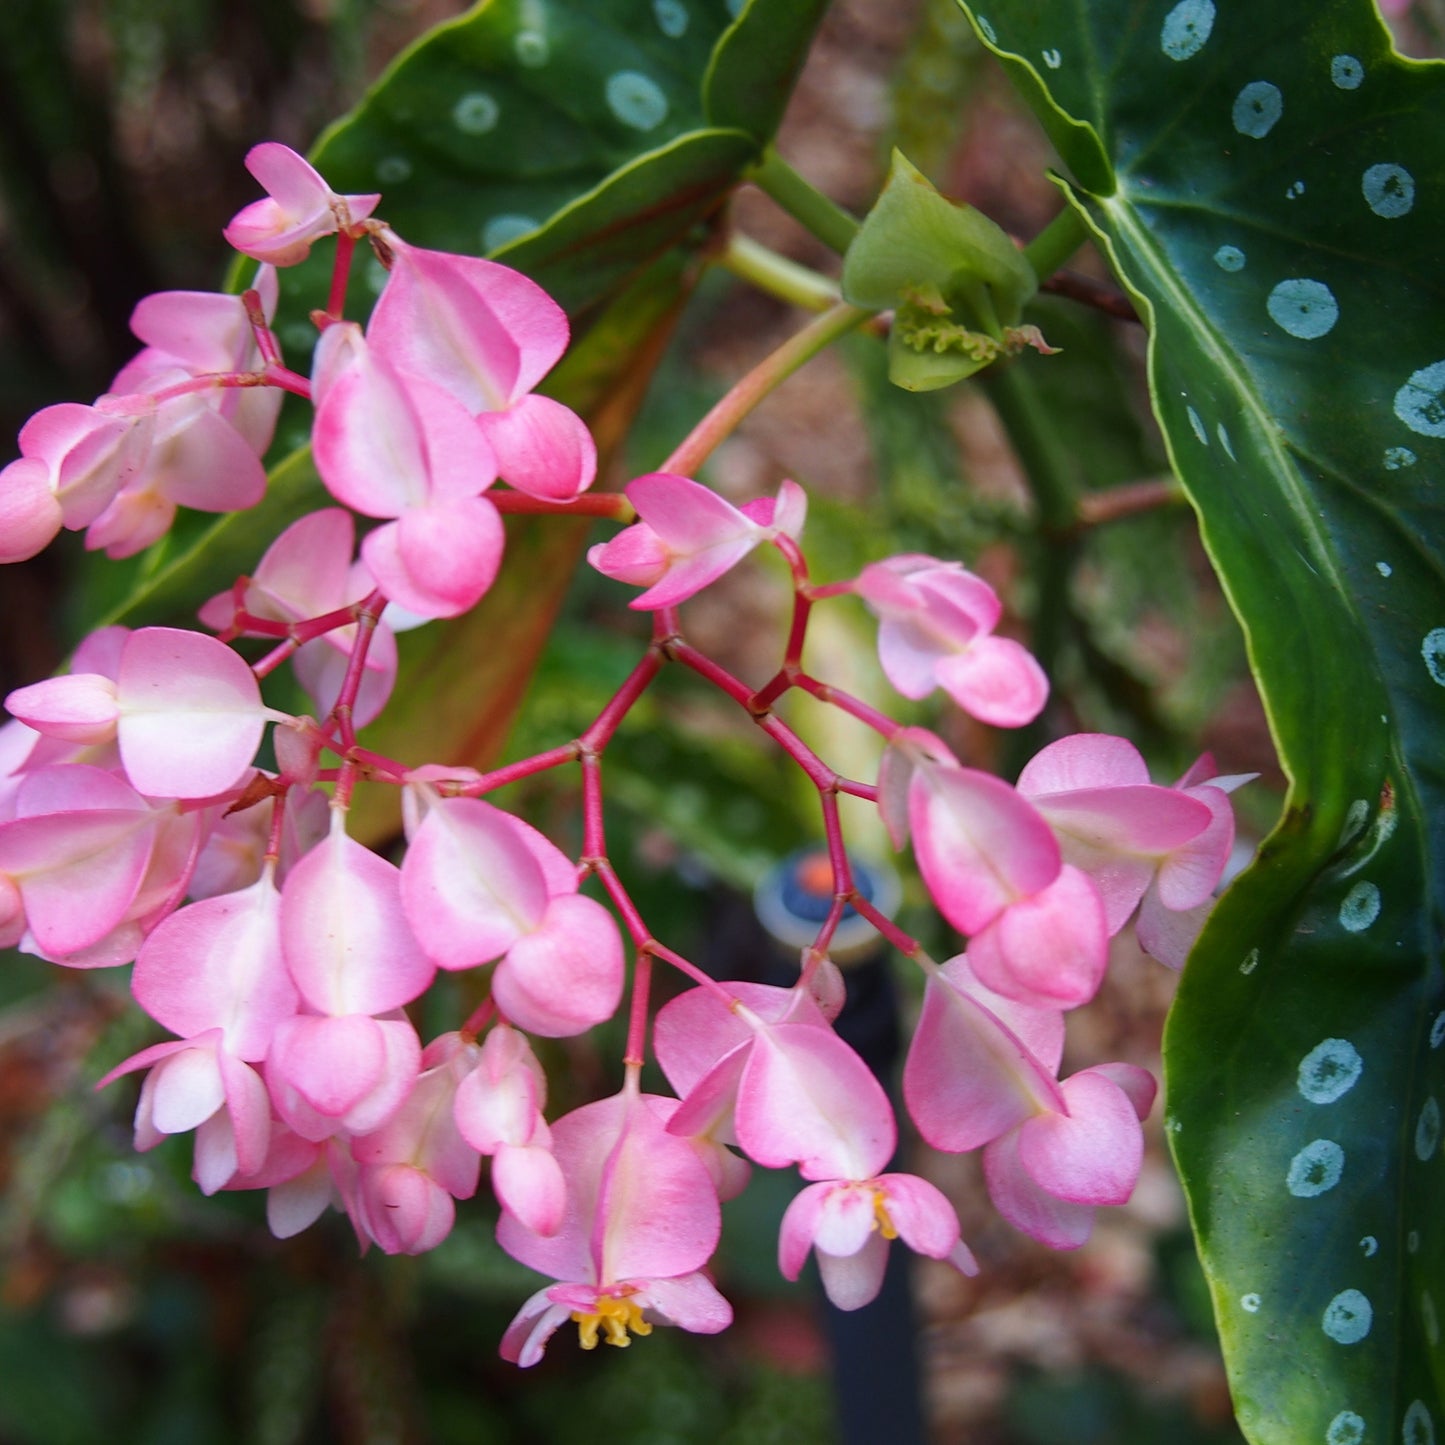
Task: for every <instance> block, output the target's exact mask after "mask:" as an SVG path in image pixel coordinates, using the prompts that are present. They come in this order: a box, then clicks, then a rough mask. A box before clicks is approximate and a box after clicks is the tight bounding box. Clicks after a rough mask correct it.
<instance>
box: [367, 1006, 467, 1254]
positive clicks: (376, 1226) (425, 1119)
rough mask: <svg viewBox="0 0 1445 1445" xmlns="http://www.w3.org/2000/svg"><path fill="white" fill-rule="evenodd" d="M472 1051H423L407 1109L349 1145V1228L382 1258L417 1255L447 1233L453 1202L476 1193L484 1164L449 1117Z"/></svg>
mask: <svg viewBox="0 0 1445 1445" xmlns="http://www.w3.org/2000/svg"><path fill="white" fill-rule="evenodd" d="M474 1051H475V1046H473V1045H468V1044H466V1043H464V1042H463V1040H462V1038H461V1036H460V1035H459V1034H455V1033H451V1034H443V1035H442V1036H441V1037H440V1038H438V1039H434V1040H433V1041H432V1042H431V1043H430V1044H428V1045H427V1046H426V1049H425V1050H424V1051H423V1053H422V1056H421V1064H422V1071H421V1073H420V1075H419V1076H418V1077H417V1080H416V1083H415V1085H414V1086H413V1087H412V1090H411V1092H410V1094H408V1095H407V1099H406V1102H405V1103H404V1104H403V1105H402V1106H401V1108H400V1109H399V1110H398V1111H397V1112H396V1113H395V1114H393V1115H392V1116H391V1118H390V1119H388V1120H387V1122H386V1123H385V1124H383V1125H382V1126H381V1128H380V1129H377V1130H375V1131H373V1132H371V1133H368V1134H362V1135H359V1136H357V1137H356V1138H354V1139H352V1141H351V1157H352V1158H353V1159H354V1160H356V1163H357V1166H358V1168H357V1171H356V1184H355V1191H354V1194H353V1197H352V1209H351V1215H352V1222H353V1223H354V1224H355V1226H356V1228H357V1230H358V1232H360V1233H361V1234H363V1235H364V1236H365V1237H366V1238H368V1239H370V1240H373V1241H374V1242H375V1243H376V1244H378V1245H380V1246H381V1248H382V1249H383V1250H384V1251H385V1252H386V1253H387V1254H422V1253H424V1252H425V1251H426V1250H429V1249H435V1248H436V1246H437V1245H438V1244H440V1243H441V1242H442V1240H444V1239H445V1238H446V1237H447V1235H448V1234H450V1233H451V1230H452V1225H453V1223H455V1220H456V1207H455V1205H454V1204H453V1200H456V1199H470V1198H471V1197H472V1195H473V1194H475V1193H476V1192H477V1183H478V1181H479V1179H480V1176H481V1167H482V1161H481V1156H480V1155H479V1154H478V1152H477V1150H476V1149H474V1148H473V1147H472V1146H471V1145H470V1144H469V1143H468V1142H467V1140H466V1139H465V1138H463V1136H462V1134H461V1132H460V1131H459V1130H458V1128H457V1125H456V1121H455V1119H454V1117H453V1108H452V1106H453V1101H454V1099H455V1098H456V1094H457V1087H458V1085H459V1084H460V1083H461V1082H462V1080H463V1079H464V1078H466V1077H467V1075H468V1069H469V1064H470V1061H471V1055H472V1054H473V1052H474Z"/></svg>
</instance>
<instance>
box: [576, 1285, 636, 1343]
mask: <svg viewBox="0 0 1445 1445" xmlns="http://www.w3.org/2000/svg"><path fill="white" fill-rule="evenodd" d="M572 1318H573V1319H574V1320H575V1321H576V1323H577V1338H578V1339H579V1340H580V1341H581V1343H582V1348H583V1349H584V1350H595V1349H596V1348H597V1339H598V1331H599V1330H600V1331H601V1332H602V1338H603V1340H604V1341H605V1342H606V1343H607V1344H609V1345H616V1346H617V1347H618V1349H626V1348H627V1346H628V1345H630V1344H631V1343H632V1336H631V1335H629V1334H628V1331H629V1330H631V1331H632V1334H634V1335H650V1334H651V1333H652V1326H651V1325H650V1324H649V1323H648V1322H647V1321H646V1320H645V1319H643V1317H642V1311H641V1310H640V1309H639V1308H638V1307H637V1306H636V1305H635V1304H633V1302H632V1301H631V1300H630V1299H622V1298H619V1297H618V1296H617V1295H599V1296H598V1298H597V1308H596V1310H594V1311H592V1312H590V1313H584V1312H583V1311H582V1310H573V1311H572Z"/></svg>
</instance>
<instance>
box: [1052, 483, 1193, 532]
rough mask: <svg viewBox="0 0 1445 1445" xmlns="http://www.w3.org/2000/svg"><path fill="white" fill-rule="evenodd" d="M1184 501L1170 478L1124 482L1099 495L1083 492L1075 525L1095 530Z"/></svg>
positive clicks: (1181, 489) (1179, 488)
mask: <svg viewBox="0 0 1445 1445" xmlns="http://www.w3.org/2000/svg"><path fill="white" fill-rule="evenodd" d="M1184 501H1185V496H1184V489H1183V488H1182V487H1181V486H1180V485H1179V483H1178V482H1177V481H1175V480H1174V478H1173V477H1151V478H1149V479H1148V480H1146V481H1142V482H1125V483H1124V484H1123V485H1122V486H1118V487H1109V488H1107V489H1106V490H1105V491H1102V492H1085V493H1084V495H1083V496H1081V497H1080V498H1079V502H1078V514H1079V526H1080V527H1097V526H1100V525H1101V524H1102V523H1104V522H1117V521H1118V520H1119V519H1120V518H1122V517H1137V516H1139V515H1140V513H1142V512H1153V511H1157V510H1158V509H1159V508H1160V507H1174V506H1180V505H1182V504H1183V503H1184Z"/></svg>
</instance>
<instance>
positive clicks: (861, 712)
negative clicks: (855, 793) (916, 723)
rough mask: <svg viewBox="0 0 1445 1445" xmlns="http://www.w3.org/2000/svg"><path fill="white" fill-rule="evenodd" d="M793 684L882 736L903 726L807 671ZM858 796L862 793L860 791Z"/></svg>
mask: <svg viewBox="0 0 1445 1445" xmlns="http://www.w3.org/2000/svg"><path fill="white" fill-rule="evenodd" d="M793 685H794V686H795V687H800V688H802V690H803V691H804V692H806V693H809V694H811V695H812V696H813V697H816V698H817V699H818V701H819V702H826V703H831V704H832V705H833V706H834V707H836V708H841V709H842V711H843V712H846V713H847V714H848V715H849V716H850V717H855V718H857V719H858V721H859V722H862V723H867V724H868V726H869V727H870V728H872V729H873V731H874V732H876V733H878V734H879V735H880V736H882V737H884V738H889V739H891V738H893V737H894V736H896V734H897V733H898V732H899V731H900V729H901V728H902V726H903V724H902V723H900V722H896V721H895V720H894V719H893V718H891V717H889V716H888V715H887V713H881V712H879V711H878V709H877V708H876V707H870V706H869V705H868V704H867V703H866V702H864V701H862V699H861V698H856V697H854V696H852V694H851V693H846V692H844V691H843V690H842V688H838V687H834V686H833V685H832V684H831V683H827V682H819V681H818V679H817V678H816V677H809V676H808V674H807V673H799V674H798V676H797V677H796V678H795V679H794V681H793ZM859 796H860V797H862V796H864V795H863V794H861V793H860V794H859Z"/></svg>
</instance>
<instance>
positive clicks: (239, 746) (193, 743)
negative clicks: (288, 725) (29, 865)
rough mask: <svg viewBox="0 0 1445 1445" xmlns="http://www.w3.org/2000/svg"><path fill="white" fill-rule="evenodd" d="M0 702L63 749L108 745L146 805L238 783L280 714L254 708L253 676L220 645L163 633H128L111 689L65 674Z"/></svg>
mask: <svg viewBox="0 0 1445 1445" xmlns="http://www.w3.org/2000/svg"><path fill="white" fill-rule="evenodd" d="M107 692H109V693H110V694H111V696H112V705H111V708H110V710H109V716H107V715H106V708H105V707H104V705H103V697H104V695H105V694H106V693H107ZM5 705H6V706H7V707H8V708H9V709H10V711H11V712H12V713H13V714H14V715H15V716H16V717H19V718H21V719H23V720H24V721H25V722H27V723H28V724H29V725H30V726H31V727H33V728H35V729H36V730H37V731H38V732H43V733H47V734H48V735H50V736H53V737H59V738H61V739H63V740H65V741H67V742H89V743H105V742H108V741H109V740H110V739H111V738H115V739H116V741H117V742H118V743H119V745H120V757H121V762H122V765H123V766H124V768H125V773H126V776H127V777H128V778H129V779H130V781H131V782H132V783H133V784H134V785H135V787H136V789H137V790H138V791H139V792H142V793H144V794H145V795H146V796H147V797H152V798H208V797H215V796H217V795H218V794H221V793H224V792H226V791H228V790H229V789H231V788H234V787H236V786H238V785H239V784H240V783H241V781H242V780H243V779H244V777H245V776H246V774H247V772H248V771H249V769H250V768H251V765H252V760H253V759H254V758H255V755H256V749H257V747H258V746H259V745H260V742H261V734H262V732H263V731H264V729H265V726H266V722H267V720H268V719H281V718H284V717H285V714H284V713H278V712H276V711H274V710H273V709H271V708H268V707H266V706H265V705H264V703H263V702H262V701H261V690H260V687H259V686H258V685H257V682H256V678H255V675H254V674H253V673H252V671H251V669H250V668H249V667H248V666H247V665H246V663H245V662H244V661H243V660H242V659H241V658H240V657H239V656H238V655H237V654H236V653H234V652H233V651H232V650H231V649H230V648H229V647H227V646H226V645H225V644H224V643H221V642H217V641H216V640H215V639H214V638H210V637H205V636H202V635H201V634H200V633H198V632H186V631H184V630H182V629H178V628H173V627H145V628H142V629H141V630H140V631H138V632H133V633H131V634H130V636H129V637H127V638H126V640H125V643H124V645H123V647H122V649H121V654H120V665H119V667H118V669H117V672H116V677H115V680H114V682H112V681H110V679H108V678H105V677H103V676H102V675H100V674H97V673H69V674H66V675H65V676H63V677H54V678H51V679H50V680H49V681H47V682H38V683H34V684H32V685H31V686H30V687H23V688H20V689H18V690H17V691H15V692H13V693H11V694H10V696H9V697H8V698H7V699H6V704H5Z"/></svg>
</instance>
